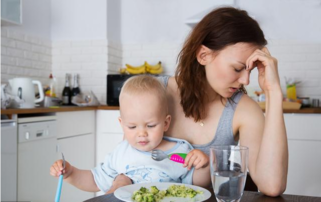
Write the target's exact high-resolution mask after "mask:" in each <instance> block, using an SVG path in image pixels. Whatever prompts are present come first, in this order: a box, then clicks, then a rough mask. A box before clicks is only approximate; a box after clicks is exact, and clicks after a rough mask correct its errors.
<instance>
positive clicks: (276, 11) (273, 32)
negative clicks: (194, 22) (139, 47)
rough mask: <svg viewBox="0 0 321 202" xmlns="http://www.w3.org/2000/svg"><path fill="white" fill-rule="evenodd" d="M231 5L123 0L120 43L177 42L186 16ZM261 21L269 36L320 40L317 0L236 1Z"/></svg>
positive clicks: (182, 36) (206, 0)
mask: <svg viewBox="0 0 321 202" xmlns="http://www.w3.org/2000/svg"><path fill="white" fill-rule="evenodd" d="M223 4H224V5H233V4H234V1H224V0H219V1H212V0H201V1H193V0H176V1H172V0H162V1H149V0H135V1H132V0H122V7H121V9H122V11H121V24H122V25H121V27H122V29H121V30H122V32H121V34H122V43H123V44H128V43H157V42H163V41H165V42H177V41H182V40H184V39H185V37H186V35H187V33H189V31H190V28H189V27H188V26H187V25H185V24H184V21H185V20H186V19H189V18H190V17H192V16H194V15H197V14H198V13H200V12H202V11H206V10H208V9H209V8H212V7H215V6H221V5H223ZM234 5H238V6H239V7H240V8H241V9H245V10H247V11H248V12H249V14H250V15H252V16H254V17H255V18H256V20H257V21H258V22H259V23H260V25H261V27H262V29H263V31H264V32H265V35H266V37H267V38H268V39H272V40H274V39H282V40H284V39H285V40H292V41H299V42H313V43H321V37H320V36H321V1H320V0H306V1H303V0H270V1H265V0H256V1H252V0H242V1H240V0H236V1H235V4H234Z"/></svg>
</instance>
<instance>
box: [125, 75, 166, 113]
mask: <svg viewBox="0 0 321 202" xmlns="http://www.w3.org/2000/svg"><path fill="white" fill-rule="evenodd" d="M144 93H148V94H153V95H155V96H157V97H158V98H159V101H160V104H161V105H162V106H161V107H162V109H164V111H165V112H166V114H168V104H167V96H166V89H165V87H164V85H163V84H162V83H161V82H160V81H159V80H158V79H157V78H156V77H153V76H149V75H139V76H133V77H131V78H129V79H127V81H126V82H125V83H124V85H123V87H122V89H121V91H120V95H119V103H120V108H121V99H123V95H124V94H127V95H141V94H144Z"/></svg>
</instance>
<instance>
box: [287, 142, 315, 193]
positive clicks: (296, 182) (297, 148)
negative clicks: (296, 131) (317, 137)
mask: <svg viewBox="0 0 321 202" xmlns="http://www.w3.org/2000/svg"><path fill="white" fill-rule="evenodd" d="M288 143H289V151H290V152H289V153H290V154H289V173H288V184H287V189H286V193H287V194H294V195H307V196H319V197H321V175H320V170H321V160H320V156H321V150H320V147H321V142H320V141H303V140H289V142H288Z"/></svg>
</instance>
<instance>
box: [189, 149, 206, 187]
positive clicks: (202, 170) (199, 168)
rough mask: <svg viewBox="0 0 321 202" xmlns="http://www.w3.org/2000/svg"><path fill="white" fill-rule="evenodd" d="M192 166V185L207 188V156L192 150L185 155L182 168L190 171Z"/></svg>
mask: <svg viewBox="0 0 321 202" xmlns="http://www.w3.org/2000/svg"><path fill="white" fill-rule="evenodd" d="M192 166H194V167H195V170H194V173H193V184H194V185H197V186H201V187H208V186H209V185H210V183H211V177H210V166H209V158H208V156H207V155H206V154H205V153H204V152H202V151H200V150H198V149H193V150H192V151H190V152H189V153H188V154H187V156H186V158H185V163H184V167H187V169H188V170H190V169H191V167H192Z"/></svg>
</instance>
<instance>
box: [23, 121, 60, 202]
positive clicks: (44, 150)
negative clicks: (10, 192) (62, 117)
mask: <svg viewBox="0 0 321 202" xmlns="http://www.w3.org/2000/svg"><path fill="white" fill-rule="evenodd" d="M56 146H57V138H56V116H55V115H50V116H40V117H34V116H33V117H18V201H32V202H46V201H48V202H49V201H50V202H52V201H53V200H54V197H55V191H56V187H57V182H58V181H57V179H56V178H54V177H52V176H50V174H49V168H50V166H51V165H52V164H53V163H54V161H55V160H56V157H57V154H56Z"/></svg>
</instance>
